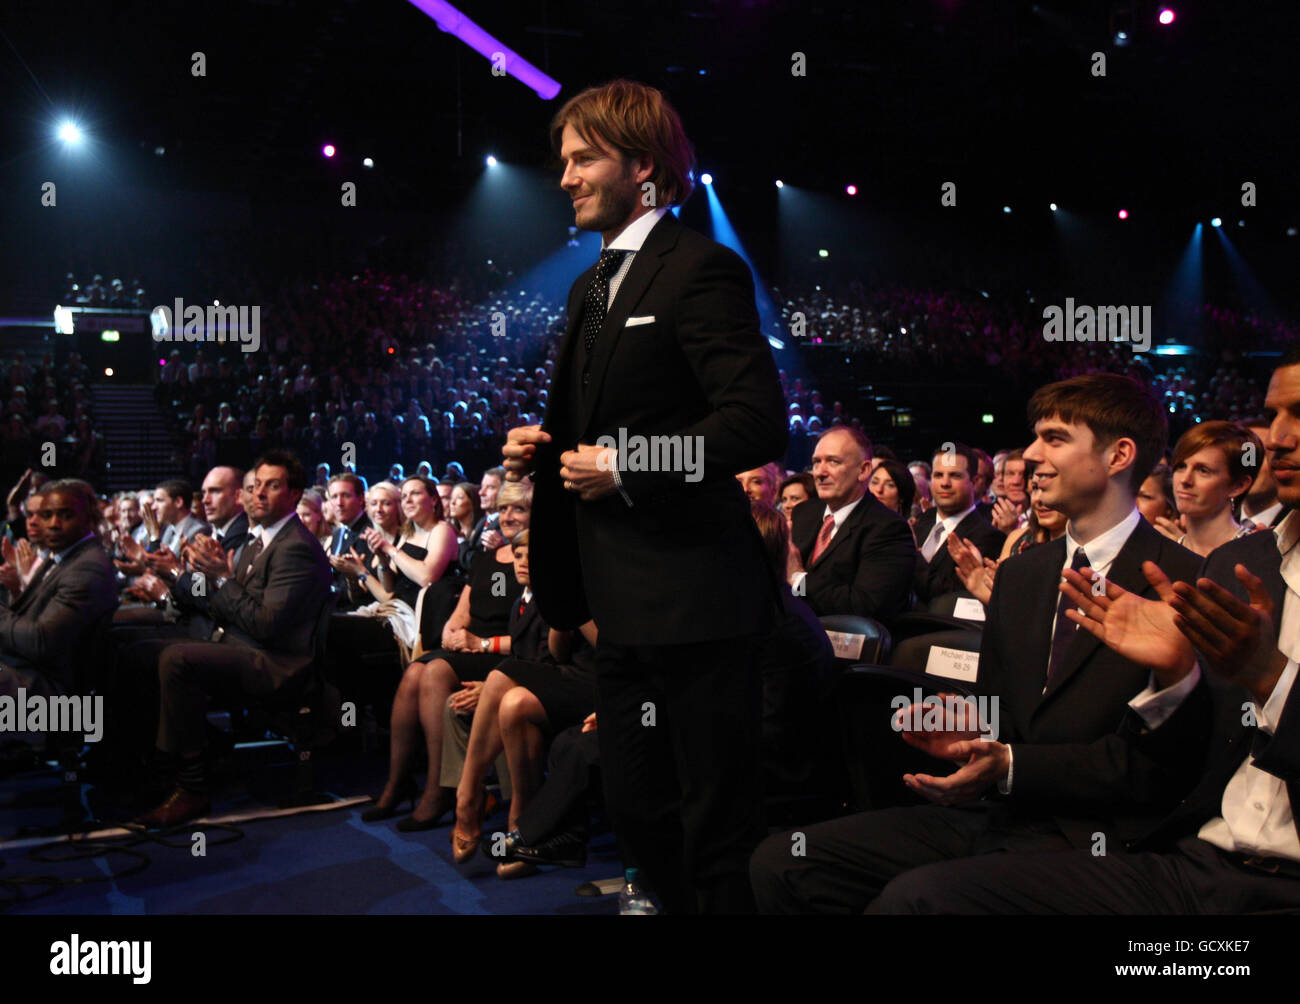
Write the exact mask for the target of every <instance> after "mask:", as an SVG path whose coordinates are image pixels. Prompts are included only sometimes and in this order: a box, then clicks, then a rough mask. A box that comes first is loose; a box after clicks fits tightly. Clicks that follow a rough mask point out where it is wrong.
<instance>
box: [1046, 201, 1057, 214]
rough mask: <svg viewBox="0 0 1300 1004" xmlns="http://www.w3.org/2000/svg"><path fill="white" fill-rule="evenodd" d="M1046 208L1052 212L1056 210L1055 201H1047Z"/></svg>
mask: <svg viewBox="0 0 1300 1004" xmlns="http://www.w3.org/2000/svg"><path fill="white" fill-rule="evenodd" d="M1047 208H1048V209H1050V210H1051V211H1052V212H1056V203H1055V202H1049V203H1048V204H1047Z"/></svg>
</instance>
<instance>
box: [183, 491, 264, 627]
mask: <svg viewBox="0 0 1300 1004" xmlns="http://www.w3.org/2000/svg"><path fill="white" fill-rule="evenodd" d="M246 543H248V514H247V513H243V512H241V513H240V514H239V515H238V516H236V517H235V519H234V522H232V523H231V524H230V526H229V527H227V528H226V532H225V533H224V534H223V535H222V537H221V549H222V550H223V551H225V552H226V555H227V560H230V558H229V556H231V555H233V556H234V558H233V562H234V563H235V564H236V566H237V564H238V561H239V555H240V554H241V553H242V552H243V547H244V545H245V544H246ZM198 578H201V576H199V577H198ZM195 579H196V576H195V574H194V573H193V572H181V574H180V575H179V576H177V577H176V581H175V582H174V583H173V584H172V587H171V597H172V602H173V603H174V604H175V605H176V607H177V608H178V609H179V610H180V611H181V613H182V615H183V618H184V622H185V626H186V629H187V630H188V631H189V636H190V637H191V638H196V639H199V640H206V639H208V638H210V637H212V631H213V628H215V627H216V625H215V624H214V623H213V621H212V617H211V616H210V615H209V613H208V586H209V585H210V583H209V582H208V581H207V579H206V578H205V579H204V580H203V585H202V586H197V585H196V583H195Z"/></svg>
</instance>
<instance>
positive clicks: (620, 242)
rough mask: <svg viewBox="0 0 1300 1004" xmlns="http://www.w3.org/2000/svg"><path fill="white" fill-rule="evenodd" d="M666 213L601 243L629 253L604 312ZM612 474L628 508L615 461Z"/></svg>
mask: <svg viewBox="0 0 1300 1004" xmlns="http://www.w3.org/2000/svg"><path fill="white" fill-rule="evenodd" d="M666 212H668V207H667V206H661V207H659V208H658V209H652V210H650V212H648V213H645V214H643V215H641V216H638V217H637V218H636V219H635V220H633V221H632V222H631V223H629V224H628V225H627V227H625V228H624V230H623V232H622V233H621V234H619V235H618V236H617V237H615V238H614V239H613V240H612V241H610V242H609V244H608V246H606V245H605V242H604V241H603V240H602V241H601V248H600V249H601V250H602V251H628V252H630V253H629V254H625V255H624V256H623V261H622V262H621V263H620V264H619V266H618V271H617V272H615V273H614V274H613V275H612V276H610V280H609V299H608V300H606V301H605V309H606V310H609V308H610V307H611V306H613V305H614V298H615V297H616V296H618V290H619V287H620V286H622V285H623V279H624V278H625V277H626V276H627V273H628V270H629V269H631V267H632V259H633V258H635V257H636V253H637V252H638V251H640V250H641V245H642V244H644V243H645V239H646V238H647V237H649V236H650V231H651V230H653V229H654V228H655V224H656V223H658V222H659V221H660V220H661V219H663V217H664V213H666ZM614 456H615V458H617V456H618V454H617V453H615V454H614ZM613 474H614V485H615V487H617V488H618V493H619V494H620V495H621V496H623V501H624V502H626V503H627V504H628V505H629V506H630V505H631V504H632V499H631V498H630V497H629V496H628V494H627V492H625V491H624V490H623V477H622V474H621V472H620V471H619V469H618V463H617V459H616V460H615V463H614V465H613Z"/></svg>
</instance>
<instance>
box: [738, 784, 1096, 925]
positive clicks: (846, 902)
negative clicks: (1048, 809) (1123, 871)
mask: <svg viewBox="0 0 1300 1004" xmlns="http://www.w3.org/2000/svg"><path fill="white" fill-rule="evenodd" d="M990 809H991V806H990V805H989V804H988V803H984V802H976V803H973V804H971V805H969V806H957V807H951V808H950V807H947V806H941V805H916V806H904V807H900V808H894V809H877V810H875V811H873V812H860V813H857V814H856V815H852V816H844V817H842V818H840V819H832V820H829V821H828V822H824V823H818V824H816V825H815V826H806V827H803V828H802V829H801V830H798V831H794V832H792V833H777V834H774V835H773V836H771V837H768V838H767V839H766V840H765V841H763V843H762V845H761V846H760V847H759V848H758V850H757V851H755V852H754V856H753V859H752V860H751V861H750V865H749V871H750V879H751V880H752V882H753V886H754V898H755V900H756V901H757V904H758V909H759V911H760V912H761V913H791V914H804V913H862V912H863V911H864V910H866V909H867V908H868V907H869V906H870V905H871V904H872V903H873V901H875V900H876V898H877V897H879V896H880V895H881V894H882V891H885V892H887V891H888V890H890V889H892V888H893V886H894V883H896V882H897V881H900V880H901V879H900V877H906V876H909V875H911V874H912V873H913V870H914V869H921V868H922V867H923V866H932V867H937V866H938V864H939V863H952V862H953V861H954V859H959V860H968V859H969V860H972V861H974V863H975V867H976V868H983V867H985V866H986V865H987V864H988V863H989V862H990V861H991V860H1002V859H1003V858H1005V857H1007V856H1008V855H1007V853H1006V852H1012V853H1015V852H1035V853H1041V852H1047V851H1065V850H1067V849H1068V848H1069V847H1070V842H1069V841H1068V840H1067V839H1066V838H1065V836H1064V835H1063V834H1062V833H1061V832H1060V830H1059V829H1058V828H1057V827H1056V826H1055V824H1053V823H1051V822H1050V821H1048V820H1044V821H1042V822H1041V823H1029V822H1021V823H1016V824H1012V825H1007V826H1004V825H999V823H998V822H997V821H996V819H995V814H994V813H993V812H992V811H990ZM1017 856H1020V855H1019V854H1017Z"/></svg>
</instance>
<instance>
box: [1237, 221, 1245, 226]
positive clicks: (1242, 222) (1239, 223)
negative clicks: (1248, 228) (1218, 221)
mask: <svg viewBox="0 0 1300 1004" xmlns="http://www.w3.org/2000/svg"><path fill="white" fill-rule="evenodd" d="M1245 225H1246V221H1245V220H1238V221H1237V226H1239V227H1244V226H1245Z"/></svg>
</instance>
